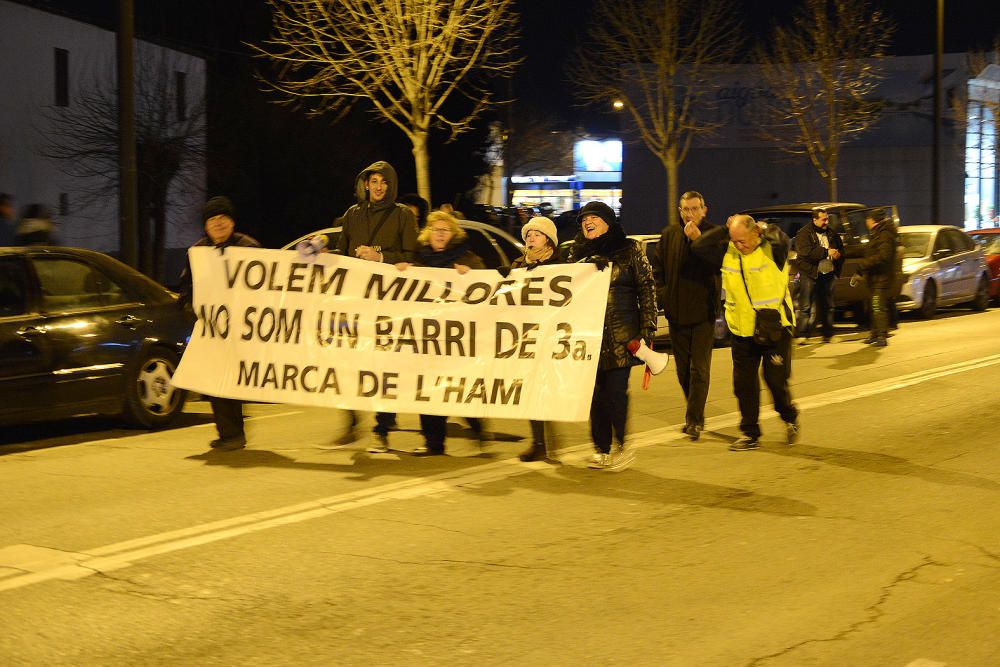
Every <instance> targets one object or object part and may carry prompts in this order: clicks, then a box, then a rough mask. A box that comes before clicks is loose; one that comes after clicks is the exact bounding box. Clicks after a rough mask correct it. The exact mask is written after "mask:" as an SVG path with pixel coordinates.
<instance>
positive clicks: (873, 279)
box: [852, 208, 897, 347]
mask: <svg viewBox="0 0 1000 667" xmlns="http://www.w3.org/2000/svg"><path fill="white" fill-rule="evenodd" d="M865 225H866V226H867V227H868V243H866V244H865V247H864V251H865V256H864V258H863V259H862V260H861V261H860V262H858V266H857V270H856V272H855V279H856V277H858V276H864V278H865V280H866V281H867V283H868V291H869V293H870V294H871V318H872V328H871V334H870V335H869V336H868V338H867V339H865V341H864V342H865V343H867V344H869V345H871V346H872V347H885V346H886V345H888V344H889V341H888V340H887V339H888V337H889V309H890V304H889V300H890V299H891V298H892V297H893V289H894V287H895V285H896V280H897V278H896V274H895V267H896V265H897V258H896V255H897V251H896V242H897V239H896V237H897V232H896V225H895V224H894V223H893V221H892V220H890V219H889V218H888V217H887V216H886V214H885V209H881V208H880V209H874V210H873V211H871V212H870V213H869V214H868V217H867V218H865ZM852 280H854V279H852Z"/></svg>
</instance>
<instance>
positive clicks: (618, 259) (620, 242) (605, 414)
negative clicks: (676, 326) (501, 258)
mask: <svg viewBox="0 0 1000 667" xmlns="http://www.w3.org/2000/svg"><path fill="white" fill-rule="evenodd" d="M577 221H578V222H579V224H580V232H579V233H578V234H577V235H576V239H574V241H573V246H572V248H570V251H569V257H568V259H567V262H570V263H572V262H590V263H593V264H596V265H597V267H598V268H599V269H601V270H604V269H606V268H607V266H608V264H609V263H611V264H612V270H611V285H610V288H609V292H608V300H607V307H606V309H605V312H604V336H603V338H602V339H601V354H600V359H599V360H598V364H597V378H596V381H595V383H594V396H593V399H592V400H591V404H590V435H591V438H592V439H593V441H594V448H595V450H596V451H595V452H594V454H593V456H592V457H591V459H590V463H589V464H588V467H590V468H594V469H620V468H622V467H624V466H626V465H628V464H629V463H630V462H631V460H632V458H633V456H632V453H631V452H628V451H626V449H625V447H626V444H625V430H626V425H627V422H628V402H629V396H628V380H629V374H630V372H631V370H632V366H638V365H640V364H642V363H643V362H642V361H640V360H639V359H638V358H637V357H635V356H634V355H633V354H632V353H631V352H629V349H628V345H629V344H630V343H632V342H633V341H635V340H636V339H639V340H645V341H652V340H653V335H654V334H655V333H656V283H655V281H654V280H653V269H652V267H651V266H650V265H649V260H648V259H647V258H646V253H645V252H644V251H643V249H642V247H641V246H640V245H639V243H638V241H635V240H633V239H630V238H628V237H627V236H625V231H624V230H623V229H622V227H621V225H620V224H618V220H617V219H616V218H615V212H614V210H613V209H612V208H611V207H610V206H608V205H607V204H605V203H604V202H600V201H592V202H590V203H588V204H586V205H584V206H583V208H581V209H580V212H579V213H578V214H577ZM612 440H614V443H615V447H614V449H613V450H612Z"/></svg>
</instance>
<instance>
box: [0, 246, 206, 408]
mask: <svg viewBox="0 0 1000 667" xmlns="http://www.w3.org/2000/svg"><path fill="white" fill-rule="evenodd" d="M192 324H193V318H190V317H189V316H187V315H185V314H184V313H183V312H182V311H181V309H180V308H179V307H178V305H177V297H176V295H174V294H173V293H171V292H169V291H167V289H166V288H164V287H163V286H161V285H159V284H158V283H156V282H154V281H152V280H150V279H149V278H147V277H146V276H144V275H142V274H141V273H139V272H137V271H135V270H133V269H131V268H129V267H128V266H126V265H124V264H122V263H121V262H118V261H117V260H115V259H112V258H111V257H108V256H107V255H103V254H101V253H97V252H93V251H90V250H80V249H76V248H61V247H41V246H35V247H25V248H0V423H4V424H10V423H15V422H30V421H43V420H44V421H48V420H53V419H63V418H68V417H73V416H77V415H85V414H106V415H119V416H121V417H123V418H125V419H126V420H128V421H130V422H132V423H133V424H136V425H138V426H142V427H146V428H158V427H162V426H165V425H167V424H168V423H170V421H171V420H173V419H174V418H175V417H176V416H177V415H178V414H180V412H181V410H182V409H183V407H184V401H185V398H186V392H184V391H183V390H181V389H177V388H175V387H174V386H173V385H172V384H171V378H172V377H173V374H174V370H175V369H176V368H177V363H178V360H179V359H180V356H181V353H182V352H183V349H184V346H185V345H186V343H187V340H188V337H189V335H190V333H191V328H192Z"/></svg>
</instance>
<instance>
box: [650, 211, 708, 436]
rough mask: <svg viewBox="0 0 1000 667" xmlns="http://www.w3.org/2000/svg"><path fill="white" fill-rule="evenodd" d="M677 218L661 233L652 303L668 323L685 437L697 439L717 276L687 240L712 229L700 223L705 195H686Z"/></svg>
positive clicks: (705, 390) (702, 421)
mask: <svg viewBox="0 0 1000 667" xmlns="http://www.w3.org/2000/svg"><path fill="white" fill-rule="evenodd" d="M680 214H681V221H682V224H669V225H667V226H666V227H664V229H663V232H662V233H661V234H660V243H659V244H658V245H657V247H656V257H655V259H654V262H653V277H654V278H655V280H656V300H657V302H658V303H659V304H660V306H661V307H662V308H663V312H664V315H665V316H666V318H667V322H668V323H669V324H670V344H671V347H672V348H673V352H674V359H675V360H676V362H677V380H678V381H679V382H680V385H681V389H682V390H683V391H684V398H685V399H687V413H686V414H685V417H684V433H686V434H687V435H688V437H690V438H691V439H692V440H697V439H698V438H699V437H701V431H702V429H704V427H705V402H706V400H707V399H708V385H709V379H710V375H711V371H712V343H713V342H714V339H715V319H716V317H717V316H718V313H719V301H720V278H719V268H718V267H717V266H712V265H711V264H709V263H708V262H706V261H705V260H703V259H702V258H701V257H698V256H697V255H693V254H691V242H692V241H694V240H695V239H697V238H698V237H700V236H701V235H702V234H703V233H705V232H707V231H709V230H710V229H712V228H713V227H714V225H712V224H709V222H708V221H707V220H705V216H706V215H707V214H708V207H707V206H705V199H704V197H702V196H701V194H699V193H697V192H693V191H691V192H685V193H684V194H683V195H681V201H680Z"/></svg>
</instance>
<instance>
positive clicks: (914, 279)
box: [896, 225, 990, 318]
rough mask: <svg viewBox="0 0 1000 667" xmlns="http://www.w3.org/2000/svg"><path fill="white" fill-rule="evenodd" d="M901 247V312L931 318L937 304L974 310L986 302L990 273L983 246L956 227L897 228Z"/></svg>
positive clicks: (986, 303) (899, 299) (919, 226)
mask: <svg viewBox="0 0 1000 667" xmlns="http://www.w3.org/2000/svg"><path fill="white" fill-rule="evenodd" d="M899 240H900V245H901V246H902V247H903V275H904V276H905V281H904V282H903V287H902V290H901V291H900V294H899V297H898V298H897V299H896V307H897V308H898V309H899V310H900V311H907V310H916V311H918V312H919V314H920V316H921V317H924V318H930V317H934V313H936V312H937V309H938V307H939V306H952V305H955V304H959V303H968V304H970V305H971V306H972V309H973V310H985V309H986V307H987V306H988V305H989V300H990V295H989V289H990V273H989V267H987V266H986V259H985V257H984V255H983V249H982V248H980V247H979V246H977V245H976V242H975V241H973V240H972V238H971V237H969V235H968V234H966V233H965V232H963V231H962V230H961V229H959V228H958V227H952V226H950V225H911V226H907V227H902V228H900V230H899Z"/></svg>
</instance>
